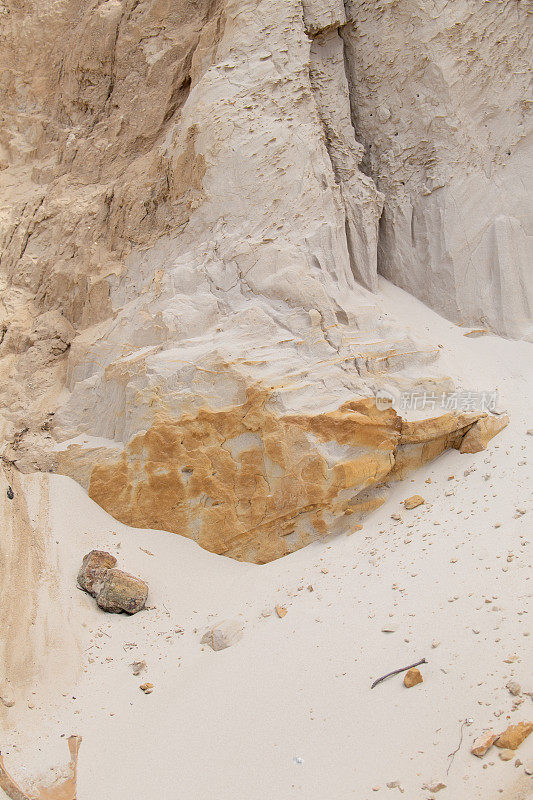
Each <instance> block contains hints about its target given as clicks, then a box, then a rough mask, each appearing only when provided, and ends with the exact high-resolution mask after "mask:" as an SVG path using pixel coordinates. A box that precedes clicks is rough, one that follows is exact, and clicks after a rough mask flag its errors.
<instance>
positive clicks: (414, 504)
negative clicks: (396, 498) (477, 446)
mask: <svg viewBox="0 0 533 800" xmlns="http://www.w3.org/2000/svg"><path fill="white" fill-rule="evenodd" d="M424 503H425V500H424V498H423V497H421V496H420V495H419V494H414V495H413V496H412V497H408V498H407V500H404V501H403V504H404V506H405V508H407V509H409V510H411V509H413V508H418V506H421V505H423V504H424Z"/></svg>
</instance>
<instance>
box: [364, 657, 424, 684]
mask: <svg viewBox="0 0 533 800" xmlns="http://www.w3.org/2000/svg"><path fill="white" fill-rule="evenodd" d="M427 663H428V662H427V661H426V659H425V658H423V659H422V660H421V661H417V662H416V664H409V666H408V667H402V668H401V669H395V670H394V672H387V674H386V675H382V676H381V678H378V679H377V681H374V683H373V684H372V686H371V687H370V688H371V689H373V688H374V686H377V685H378V683H381V681H385V680H387V678H392V676H393V675H399V674H400V672H407V670H408V669H413V668H414V667H419V666H420V664H427Z"/></svg>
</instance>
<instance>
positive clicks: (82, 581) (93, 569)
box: [78, 550, 117, 596]
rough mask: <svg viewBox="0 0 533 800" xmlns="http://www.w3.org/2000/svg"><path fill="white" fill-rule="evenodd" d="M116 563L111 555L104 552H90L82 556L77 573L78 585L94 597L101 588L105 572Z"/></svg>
mask: <svg viewBox="0 0 533 800" xmlns="http://www.w3.org/2000/svg"><path fill="white" fill-rule="evenodd" d="M116 563H117V559H116V558H115V556H112V555H111V553H106V552H105V550H91V552H90V553H87V555H86V556H84V558H83V561H82V564H81V568H80V571H79V572H78V583H79V585H80V586H81V588H82V589H85V591H86V592H89V594H92V595H93V596H95V595H96V594H97V593H98V592H99V591H100V588H101V587H102V584H103V582H104V578H105V575H106V573H107V571H108V570H109V569H111V568H112V567H114V566H115V564H116Z"/></svg>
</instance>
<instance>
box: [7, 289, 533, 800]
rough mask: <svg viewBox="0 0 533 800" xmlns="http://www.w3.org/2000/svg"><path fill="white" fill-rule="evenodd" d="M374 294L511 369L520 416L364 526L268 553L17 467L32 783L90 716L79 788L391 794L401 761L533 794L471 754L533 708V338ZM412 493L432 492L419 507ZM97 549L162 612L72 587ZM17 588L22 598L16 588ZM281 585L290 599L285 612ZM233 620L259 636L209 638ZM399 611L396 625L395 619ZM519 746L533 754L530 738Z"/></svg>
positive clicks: (449, 779) (493, 382) (15, 648)
mask: <svg viewBox="0 0 533 800" xmlns="http://www.w3.org/2000/svg"><path fill="white" fill-rule="evenodd" d="M381 293H382V296H383V300H384V302H385V303H386V304H389V305H390V306H391V307H393V308H394V311H395V313H396V314H397V315H401V316H403V317H404V318H405V319H406V320H409V321H410V323H411V324H412V326H413V327H414V328H415V329H416V330H415V333H424V334H425V336H426V338H427V339H428V340H429V341H432V342H433V343H434V344H442V345H443V346H444V347H443V358H444V359H449V363H450V364H453V368H454V372H455V374H457V373H458V372H459V373H461V372H462V375H463V378H462V381H463V387H462V388H466V389H469V388H475V389H481V388H486V389H493V388H498V390H499V392H500V397H501V400H500V403H501V405H502V406H503V407H505V408H506V409H507V410H508V411H509V412H510V414H511V424H510V426H509V427H508V428H507V429H506V430H505V431H504V432H503V433H502V434H501V435H500V436H499V437H498V438H497V439H495V440H493V442H492V443H491V445H490V446H489V449H488V450H487V452H486V453H480V454H477V455H460V454H459V453H457V452H450V453H448V454H445V455H444V456H443V457H442V458H440V459H439V460H438V461H436V462H435V463H434V464H432V465H430V466H429V467H426V468H425V469H424V471H421V472H419V473H415V475H414V476H413V478H412V479H409V480H407V481H405V482H403V483H399V484H397V485H395V486H394V487H393V489H392V492H391V495H390V498H389V500H388V501H387V503H386V505H385V506H383V507H382V508H381V509H379V510H378V511H377V512H375V513H374V514H373V515H372V516H371V517H369V518H368V519H367V520H366V522H365V526H364V530H363V531H361V532H360V533H358V534H354V535H352V536H348V537H338V538H336V539H332V540H330V541H327V542H323V543H315V544H313V545H310V546H309V547H307V548H305V549H303V550H300V551H298V552H296V553H293V554H292V555H290V556H287V557H286V558H284V559H281V560H279V561H276V562H273V563H271V564H268V565H266V566H262V567H261V566H256V565H252V564H244V563H237V562H234V561H232V560H230V559H225V558H222V557H219V556H215V555H212V554H210V553H207V552H205V551H203V550H201V549H200V548H199V547H198V546H197V545H195V544H194V543H193V542H191V541H189V540H186V539H183V538H181V537H179V536H175V535H173V534H168V533H164V532H154V531H140V530H134V529H131V528H128V527H126V526H124V525H121V524H119V523H117V522H115V521H114V520H113V519H112V518H111V517H109V516H108V515H107V514H106V513H105V512H104V511H103V510H102V509H101V508H99V507H98V506H96V505H95V504H94V503H92V502H91V501H90V500H89V499H88V498H87V496H86V494H85V493H84V491H83V490H82V489H81V488H80V487H79V486H78V485H77V484H76V483H74V482H73V481H71V480H70V479H68V478H65V477H60V476H49V477H38V476H26V477H24V479H21V478H17V479H14V481H13V482H14V488H15V489H16V502H17V503H18V505H16V506H15V505H13V501H11V503H12V504H11V505H9V503H10V501H7V500H5V499H4V498H5V483H4V479H3V478H2V486H1V489H2V491H1V493H0V497H1V503H2V507H1V508H2V520H3V523H2V524H3V528H2V530H3V537H2V564H3V568H4V569H5V564H6V560H8V559H13V558H16V559H17V560H18V561H19V562H20V565H21V567H20V570H18V571H17V572H16V584H17V585H16V586H13V587H6V586H5V584H4V583H2V584H0V592H1V596H2V614H3V615H4V616H10V617H11V619H12V621H13V623H15V622H16V626H14V627H13V628H12V631H13V634H12V635H10V638H9V639H8V647H7V648H6V652H7V653H8V656H7V662H6V663H7V669H8V671H10V675H11V677H12V679H13V681H14V682H15V683H17V682H18V683H17V689H18V692H17V702H16V704H15V705H14V706H13V707H12V708H9V709H3V710H2V712H1V714H2V716H1V725H2V728H3V735H2V742H1V745H0V747H1V750H2V752H3V754H4V757H5V760H6V764H7V765H8V767H9V768H10V769H11V770H12V772H13V776H14V777H15V779H16V780H17V781H19V782H20V783H21V784H24V785H25V786H26V787H30V786H31V785H32V781H33V780H35V779H37V778H40V777H42V776H43V775H44V774H45V773H46V771H47V769H48V768H49V767H50V765H61V764H63V763H64V762H65V750H66V748H65V744H64V741H63V740H62V739H61V738H60V737H61V735H62V734H64V735H65V736H67V735H69V734H71V733H77V734H80V735H81V736H83V744H82V748H81V753H80V763H79V781H78V783H79V786H78V800H95V798H98V800H122V798H124V799H125V798H146V800H156V798H157V800H174V798H182V797H183V798H191V800H192V799H194V800H203V798H212V797H216V798H217V800H226V798H228V800H229V798H232V800H233V799H234V798H239V800H241V799H242V800H271V799H272V798H274V797H275V798H276V800H289V798H297V797H300V798H305V800H345V798H346V800H347V799H348V798H356V800H367V799H368V798H371V797H376V796H377V797H380V796H382V795H383V796H388V794H389V792H392V793H393V794H392V796H395V793H396V792H398V789H392V790H391V789H388V788H387V787H386V784H387V782H394V781H399V782H400V784H401V786H402V787H403V789H404V796H405V797H407V798H409V800H419V798H420V800H422V799H423V798H427V797H430V796H432V795H431V793H430V792H428V791H427V790H423V789H422V786H423V785H424V784H425V783H426V782H427V781H431V780H432V779H440V780H442V781H443V782H444V783H446V784H447V788H446V789H445V790H443V791H442V792H440V793H439V798H440V797H443V798H446V797H448V798H453V800H459V798H468V800H478V798H479V800H481V798H483V800H492V799H493V798H494V800H496V798H500V797H505V798H518V797H520V798H526V797H531V796H533V795H532V790H531V784H532V779H531V778H528V777H527V776H526V775H525V773H524V766H520V767H518V768H517V767H515V766H514V761H511V762H508V763H502V762H501V761H500V759H499V758H498V754H497V751H495V750H493V751H491V752H490V753H489V754H488V755H487V756H486V757H485V759H484V760H483V761H480V760H478V759H475V758H474V757H473V756H471V755H470V753H469V745H470V743H471V741H472V740H473V738H474V737H475V735H477V734H478V733H479V732H480V731H481V730H482V729H483V728H484V727H485V726H491V727H494V728H495V730H503V729H504V728H506V727H507V725H508V724H509V721H510V720H511V721H516V722H518V721H520V720H522V719H532V718H533V703H532V700H531V698H530V697H528V696H524V698H523V699H524V702H523V703H522V705H520V707H519V708H518V709H517V710H516V711H512V707H513V700H514V699H515V698H513V697H512V696H511V695H510V694H509V692H508V691H507V689H506V688H505V685H506V683H507V682H508V681H509V680H510V679H511V678H514V679H516V680H518V681H519V682H520V683H521V685H522V689H523V690H524V691H533V675H532V673H531V659H532V656H533V630H532V627H531V621H530V619H529V618H528V616H527V610H528V604H529V603H530V600H531V594H532V584H531V544H530V539H531V514H532V512H533V508H532V500H531V485H532V473H531V460H532V451H533V436H527V435H526V430H527V429H529V428H533V416H532V412H531V401H530V396H529V395H528V391H531V386H532V371H533V370H532V367H533V359H532V358H531V354H532V348H531V345H528V344H526V343H520V342H509V341H505V340H503V339H498V338H496V337H481V338H478V339H469V338H466V337H464V335H463V333H464V331H463V330H461V329H460V328H456V327H455V326H453V325H452V324H451V323H449V322H447V321H444V320H442V319H441V318H439V317H438V316H436V315H435V314H433V313H432V312H429V311H428V310H427V309H426V308H425V307H424V306H422V305H421V304H420V303H419V302H418V301H416V300H414V299H412V298H410V297H408V296H407V295H405V294H404V293H403V292H402V291H401V290H399V289H396V288H395V287H393V286H391V285H389V284H387V283H386V282H382V283H381ZM452 475H453V476H454V477H453V478H450V476H452ZM428 477H430V478H431V483H426V482H425V481H426V479H427V478H428ZM48 489H49V493H50V497H49V513H45V507H46V492H47V491H48ZM21 490H24V491H25V493H26V496H27V498H28V520H29V522H28V521H26V522H24V520H25V512H24V506H23V501H22V499H21V498H20V492H21ZM39 492H41V495H40V496H41V500H40V501H38V498H39ZM415 493H417V494H421V495H422V496H423V497H424V498H425V500H426V503H425V505H423V506H420V507H419V508H417V509H415V510H413V511H405V510H404V509H403V508H402V506H401V501H402V500H403V499H404V498H406V497H408V496H410V495H412V494H415ZM445 493H447V494H445ZM14 509H16V511H17V516H18V519H19V521H18V522H17V523H16V524H15V526H14V528H13V529H11V527H10V524H11V523H10V520H11V519H12V518H13V516H12V515H13V510H14ZM517 509H522V510H525V512H526V513H524V514H521V513H519V512H517ZM397 512H398V513H399V514H400V516H401V520H399V521H395V520H392V519H391V514H393V513H397ZM496 525H499V527H495V526H496ZM6 532H7V536H6ZM93 547H98V548H103V549H108V550H109V551H110V552H112V553H113V554H115V555H116V556H117V558H118V559H119V566H121V567H122V568H124V569H126V570H128V571H130V572H133V573H134V574H138V575H139V576H140V577H142V578H144V579H146V580H147V581H148V582H149V584H150V589H151V592H150V596H149V603H150V606H151V607H150V608H149V609H148V610H147V611H145V612H143V613H141V614H138V615H137V616H135V617H133V618H128V617H126V616H123V615H121V616H113V615H106V614H104V613H103V612H101V611H99V610H98V609H97V608H96V606H95V604H94V601H93V600H92V598H90V597H89V596H88V595H85V594H84V593H82V592H81V591H79V590H77V589H76V588H75V575H76V570H77V567H78V565H79V563H80V562H81V558H82V556H83V554H84V553H85V552H87V551H88V550H90V549H91V548H93ZM142 548H144V549H142ZM146 550H148V551H150V553H147V552H145V551H146ZM44 554H46V558H45V556H44ZM152 554H153V555H152ZM43 565H44V566H43ZM308 585H312V587H313V589H314V591H312V592H311V591H309V590H308V588H307V587H308ZM52 587H55V589H53V588H52ZM13 591H15V592H17V594H16V597H17V598H19V601H18V603H17V604H15V603H14V602H11V605H9V604H8V605H7V606H6V597H9V595H10V592H13ZM276 604H279V605H282V606H285V607H286V608H287V609H288V613H287V615H286V616H285V617H284V618H283V619H279V618H278V616H277V615H276V613H275V612H274V606H275V605H276ZM264 610H268V611H269V612H270V616H263V615H262V612H263V611H264ZM21 619H22V620H23V622H24V625H23V626H20V620H21ZM223 619H228V620H241V621H242V622H243V624H244V626H245V630H244V636H243V638H242V640H241V641H240V642H238V643H237V644H235V645H234V646H233V647H231V648H230V649H227V650H224V651H221V652H218V653H214V652H212V651H211V650H210V649H209V648H207V647H202V646H201V645H200V638H201V635H202V633H203V632H204V630H205V629H206V628H207V626H208V625H209V624H212V623H213V622H214V621H220V620H223ZM32 621H34V624H33V625H32V624H31V623H32ZM389 624H392V625H394V626H396V628H397V629H396V632H394V633H383V632H382V628H383V627H384V626H387V625H389ZM17 631H24V632H25V635H24V636H22V633H17ZM476 631H477V632H476ZM530 633H531V635H529V634H530ZM433 640H439V641H440V645H439V646H438V647H437V648H436V649H434V648H432V645H431V643H432V641H433ZM23 655H24V656H25V658H26V659H27V665H26V667H25V668H24V669H22V667H21V658H22V656H23ZM422 657H426V658H427V659H428V661H429V663H428V664H427V666H425V667H422V672H423V676H424V683H423V684H421V685H419V686H417V687H415V688H413V689H411V690H407V689H405V688H404V687H403V685H402V679H401V676H398V677H396V678H391V679H390V680H389V681H386V682H385V683H383V684H382V685H380V686H378V687H377V688H376V689H374V690H372V691H371V690H370V684H371V683H372V681H373V680H374V679H375V678H376V677H378V676H379V675H380V674H382V673H384V672H387V671H389V670H392V669H394V668H396V667H399V666H402V665H404V664H408V663H410V662H412V661H415V660H417V659H419V658H422ZM515 657H516V658H515ZM5 658H6V656H5V655H4V659H5ZM141 659H145V660H146V661H147V665H148V666H147V670H146V672H144V673H143V674H142V675H141V676H139V677H137V678H136V677H134V676H133V674H132V672H131V669H130V667H129V664H131V662H133V661H138V660H141ZM509 661H510V662H511V663H509ZM58 665H64V667H63V666H60V667H58ZM76 670H77V677H76V676H75V672H76ZM143 680H148V681H151V682H152V683H153V684H154V686H155V689H154V692H153V693H152V694H151V695H148V696H147V695H144V694H143V693H142V692H141V691H140V690H139V688H138V687H139V684H140V683H142V682H143ZM34 693H35V694H34ZM28 701H29V702H30V704H33V705H34V706H35V707H34V708H29V707H28ZM467 718H472V719H473V723H472V724H471V725H470V726H468V725H466V726H464V727H463V739H462V746H461V748H460V749H459V751H458V752H457V754H456V755H455V757H454V759H453V763H451V766H450V768H449V772H448V774H446V772H447V769H448V767H449V765H450V758H449V754H450V753H452V752H453V751H454V750H455V749H456V748H457V747H458V745H459V741H460V737H461V727H462V723H463V722H464V720H466V719H467ZM517 757H519V758H520V760H521V761H522V762H524V765H528V764H529V765H532V764H533V737H531V739H530V740H529V741H527V742H526V743H525V744H524V745H522V747H521V748H520V750H519V751H518V753H517ZM295 759H301V760H302V763H298V762H297V761H295ZM485 765H488V766H487V768H486V769H485V768H484V766H485ZM373 787H380V788H379V792H374V791H373ZM528 787H529V788H528ZM528 792H529V794H528Z"/></svg>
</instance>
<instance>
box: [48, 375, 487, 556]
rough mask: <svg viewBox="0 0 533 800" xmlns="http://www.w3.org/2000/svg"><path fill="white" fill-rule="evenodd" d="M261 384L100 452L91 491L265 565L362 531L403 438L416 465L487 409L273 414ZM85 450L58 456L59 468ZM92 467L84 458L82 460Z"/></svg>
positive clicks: (361, 406)
mask: <svg viewBox="0 0 533 800" xmlns="http://www.w3.org/2000/svg"><path fill="white" fill-rule="evenodd" d="M270 398H271V394H270V392H269V391H267V390H265V389H260V388H258V387H256V388H253V389H250V390H248V391H247V399H246V402H244V403H242V404H240V405H232V406H228V407H225V408H220V409H212V408H207V407H203V408H201V409H199V410H198V411H196V412H195V413H194V414H184V415H182V416H181V417H180V418H179V419H172V418H167V419H162V420H161V421H159V422H155V423H154V424H153V425H152V426H151V427H150V428H149V429H148V430H147V431H146V432H145V433H141V434H139V435H137V436H135V437H134V438H133V439H132V440H131V441H130V442H129V444H128V445H127V446H126V447H125V448H124V450H123V452H122V454H121V455H120V457H118V458H117V457H116V456H113V454H112V453H111V454H109V453H107V454H106V458H105V460H102V459H101V458H100V453H99V452H97V453H95V455H94V458H95V463H94V464H93V465H92V466H91V467H90V470H89V474H90V479H89V485H88V490H89V494H90V496H91V498H92V499H93V500H95V501H96V502H97V503H98V504H99V505H101V506H102V507H103V508H104V509H105V510H106V511H108V512H109V513H110V514H112V515H113V516H114V517H115V518H116V519H118V520H120V521H121V522H124V523H126V524H128V525H132V526H134V527H139V528H156V529H163V530H168V531H173V532H175V533H179V534H181V535H183V536H187V537H189V538H191V539H194V540H195V541H197V542H198V544H200V545H201V546H202V547H204V548H206V549H207V550H210V551H212V552H215V553H219V554H223V555H227V556H231V557H232V558H236V559H238V560H244V561H251V562H256V563H266V562H268V561H272V560H273V559H276V558H280V557H281V556H284V555H286V554H287V553H290V552H293V551H294V550H297V549H298V548H301V547H304V546H305V545H307V544H308V543H310V542H311V541H313V540H314V539H317V538H320V537H322V536H325V535H326V534H329V533H337V532H340V531H345V532H346V533H348V532H349V531H350V530H353V529H354V521H353V520H354V514H355V515H356V518H360V517H362V516H363V515H365V514H367V513H368V512H370V511H372V510H373V509H375V508H377V507H378V506H379V505H381V503H382V502H383V501H384V499H385V496H386V495H385V487H384V484H385V483H387V482H388V481H390V480H391V479H394V478H396V477H397V475H396V467H397V464H398V462H399V461H402V459H403V456H404V451H405V449H406V448H408V449H409V450H410V453H409V456H408V461H404V466H405V464H407V463H408V464H409V466H412V467H418V466H420V465H421V464H423V463H425V461H426V460H429V459H431V458H433V457H435V456H436V455H438V454H439V453H440V452H443V451H444V450H445V449H446V448H447V447H450V446H457V445H458V444H459V443H460V441H461V439H462V437H463V436H464V434H465V432H466V431H467V430H468V429H469V427H470V426H471V425H472V424H473V422H474V421H475V420H477V419H479V418H480V415H475V414H469V415H466V416H461V415H458V416H455V415H453V414H444V415H442V416H441V417H440V418H431V419H428V420H426V421H424V420H422V421H418V422H417V423H416V426H414V425H413V424H411V423H405V422H404V421H403V420H402V418H401V417H400V416H399V414H397V413H396V412H395V411H394V410H393V409H392V408H388V409H385V410H381V409H378V408H377V407H376V403H375V401H374V399H373V398H367V399H360V400H353V401H351V402H347V403H344V404H343V405H341V406H340V407H339V408H337V409H336V410H334V411H328V412H325V413H318V414H310V413H308V414H303V413H301V414H286V415H279V414H276V413H275V412H274V411H273V410H272V408H271V406H270V405H269V402H268V401H269V400H270ZM79 464H80V460H79V458H78V457H77V456H76V457H75V458H74V459H71V456H70V454H69V452H68V451H66V452H65V453H63V454H60V455H59V458H58V471H62V472H65V473H67V474H73V475H76V469H77V468H78V467H79ZM84 469H85V468H84Z"/></svg>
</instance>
